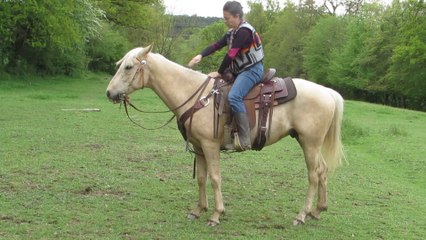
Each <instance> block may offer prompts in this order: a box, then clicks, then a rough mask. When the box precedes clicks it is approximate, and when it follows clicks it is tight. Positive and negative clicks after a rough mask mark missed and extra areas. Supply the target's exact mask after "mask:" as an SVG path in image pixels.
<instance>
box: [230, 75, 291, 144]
mask: <svg viewBox="0 0 426 240" xmlns="http://www.w3.org/2000/svg"><path fill="white" fill-rule="evenodd" d="M275 72H276V70H275V69H268V71H266V73H265V76H264V78H263V81H262V83H260V84H258V85H256V86H255V87H254V88H253V89H252V90H251V91H250V92H249V94H248V95H247V96H246V97H245V98H244V103H245V106H246V110H247V114H248V116H249V123H250V129H254V127H255V126H256V110H258V114H257V119H258V121H257V134H256V139H255V140H254V142H253V143H252V149H254V150H258V151H259V150H261V149H262V148H263V147H264V146H265V143H266V139H267V133H268V131H269V130H270V127H271V126H270V124H271V119H272V116H273V109H274V106H277V105H280V104H283V103H286V102H288V101H291V100H293V99H294V98H295V97H296V95H297V91H296V87H295V86H294V83H293V79H292V78H290V77H287V78H279V77H275ZM268 120H269V121H268ZM267 123H268V126H267ZM233 125H234V124H233ZM268 135H269V134H268Z"/></svg>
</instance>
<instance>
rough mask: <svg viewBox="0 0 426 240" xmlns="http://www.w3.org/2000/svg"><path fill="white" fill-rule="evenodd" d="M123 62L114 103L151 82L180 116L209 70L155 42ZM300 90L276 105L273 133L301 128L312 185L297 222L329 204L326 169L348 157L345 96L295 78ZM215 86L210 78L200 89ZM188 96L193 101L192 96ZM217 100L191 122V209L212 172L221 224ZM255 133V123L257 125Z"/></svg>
mask: <svg viewBox="0 0 426 240" xmlns="http://www.w3.org/2000/svg"><path fill="white" fill-rule="evenodd" d="M117 65H119V68H118V70H117V72H116V74H115V75H114V77H113V78H112V80H111V82H110V83H109V85H108V88H107V91H106V94H107V96H108V98H109V99H110V100H111V101H113V102H114V103H119V102H123V101H128V95H129V94H130V93H132V92H134V91H136V90H138V89H143V88H145V87H147V88H151V89H152V90H153V91H154V92H155V93H156V94H157V95H158V96H159V97H160V98H161V99H162V101H163V102H164V103H165V104H166V105H167V107H168V108H169V109H170V110H171V111H172V112H173V113H174V114H175V115H176V116H177V117H178V118H179V117H180V116H181V115H182V114H183V113H184V112H185V111H186V110H188V109H189V108H190V107H191V106H193V105H194V104H195V102H196V101H198V99H196V98H193V99H192V98H191V97H190V96H191V95H192V96H194V92H196V91H197V89H200V88H199V87H200V86H201V85H202V84H203V83H204V82H205V80H206V78H207V76H206V75H205V74H203V73H200V72H197V71H193V70H191V69H188V68H185V67H183V66H181V65H178V64H176V63H174V62H172V61H170V60H168V59H166V58H165V57H163V56H161V55H160V54H155V53H152V52H151V46H149V47H146V48H135V49H133V50H131V51H130V52H128V53H127V54H126V55H125V56H124V57H123V58H122V59H121V60H120V61H118V62H117ZM294 83H295V86H296V89H297V93H298V95H297V96H296V98H295V99H294V100H292V101H290V102H288V103H286V104H282V105H278V106H276V107H275V108H274V114H273V117H272V119H271V121H272V124H271V125H270V126H271V128H272V129H271V131H270V136H269V138H268V139H267V142H266V145H271V144H273V143H275V142H277V141H278V140H280V139H281V138H283V137H285V136H287V135H289V134H290V133H294V132H296V133H297V137H296V139H297V141H298V142H299V144H300V146H301V147H302V149H303V153H304V156H305V161H306V165H307V169H308V179H309V188H308V192H307V196H306V200H305V203H304V206H303V207H302V209H301V210H300V212H299V213H298V214H297V216H296V217H295V220H294V222H293V223H294V224H295V225H298V224H302V223H304V222H305V220H307V219H311V218H314V219H319V218H320V213H321V212H322V211H324V210H326V209H327V173H328V171H332V170H334V169H335V168H336V167H338V166H339V165H340V164H341V161H342V159H343V158H344V155H343V150H342V144H341V137H340V130H341V123H342V117H343V98H342V97H341V96H340V95H339V94H338V93H337V92H336V91H334V90H332V89H330V88H326V87H323V86H321V85H318V84H316V83H313V82H309V81H306V80H303V79H294ZM211 89H212V82H209V85H207V87H206V88H204V89H203V90H202V91H203V92H202V94H204V95H207V94H208V93H209V91H210V90H211ZM188 99H190V101H188ZM213 105H214V104H206V106H205V107H204V108H202V109H201V110H199V111H198V112H197V113H196V114H194V116H193V119H191V125H192V126H189V122H190V121H189V120H188V121H186V122H185V127H186V129H188V128H190V131H191V132H190V134H188V138H189V141H190V142H191V144H192V145H193V147H194V150H195V152H197V153H201V154H197V155H196V164H197V180H198V187H199V198H198V204H197V206H195V208H194V209H193V210H192V211H191V213H190V214H189V215H188V218H189V219H197V218H198V217H199V216H200V214H201V213H202V212H205V211H207V208H208V202H207V196H206V181H207V177H210V180H211V184H212V187H213V191H214V200H215V208H214V211H213V214H212V216H211V218H210V220H209V222H208V225H210V226H215V225H217V224H219V219H220V216H221V215H222V213H224V211H225V208H224V205H223V200H222V191H221V173H220V164H219V158H220V146H221V144H222V141H223V134H224V133H223V132H224V130H223V129H224V124H225V118H226V116H225V115H222V116H221V117H220V119H219V126H220V127H219V137H214V129H213V127H212V126H213V117H212V116H213V111H214V109H213V108H214V106H213ZM252 133H254V135H253V134H252V139H253V138H254V137H255V133H256V129H255V131H253V132H252ZM317 191H318V200H317V206H316V208H315V209H312V204H313V198H314V196H315V194H316V192H317Z"/></svg>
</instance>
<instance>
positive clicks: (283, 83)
mask: <svg viewBox="0 0 426 240" xmlns="http://www.w3.org/2000/svg"><path fill="white" fill-rule="evenodd" d="M274 81H275V87H274V86H273V84H274ZM272 91H274V95H275V96H274V97H275V101H276V103H275V104H274V105H277V103H278V104H281V103H285V102H288V101H290V100H292V99H293V98H294V97H295V96H296V94H297V91H296V87H295V86H294V83H293V79H292V78H290V77H287V78H284V79H283V78H278V77H275V78H273V79H272V80H271V81H268V82H267V83H261V84H258V85H256V86H255V87H254V88H253V89H252V90H251V91H250V92H249V94H248V95H247V96H246V97H245V98H244V100H248V101H250V100H251V101H253V100H254V102H255V103H259V102H260V97H261V96H263V95H264V94H272ZM256 108H257V107H256Z"/></svg>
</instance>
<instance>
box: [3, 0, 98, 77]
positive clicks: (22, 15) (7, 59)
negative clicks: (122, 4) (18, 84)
mask: <svg viewBox="0 0 426 240" xmlns="http://www.w3.org/2000/svg"><path fill="white" fill-rule="evenodd" d="M0 6H1V11H0V12H1V14H2V16H1V17H2V19H4V21H3V20H2V21H1V27H0V31H1V36H2V41H1V43H0V49H1V52H2V55H1V58H2V59H1V63H2V64H3V67H5V68H6V69H7V70H8V71H11V72H23V71H28V70H33V71H37V72H43V73H49V74H60V73H66V74H69V73H72V72H73V70H74V69H82V68H84V67H85V65H86V63H87V57H86V56H85V51H84V48H85V43H86V41H87V40H88V39H90V38H94V37H96V36H98V29H99V27H100V19H101V17H102V16H103V13H102V11H100V10H99V9H97V8H96V7H95V6H94V5H93V3H92V2H91V1H89V0H77V1H65V2H64V1H60V0H52V1H44V0H30V1H1V2H0Z"/></svg>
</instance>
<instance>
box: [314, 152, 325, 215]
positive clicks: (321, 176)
mask: <svg viewBox="0 0 426 240" xmlns="http://www.w3.org/2000/svg"><path fill="white" fill-rule="evenodd" d="M319 157H320V159H319V166H318V168H317V169H316V172H317V174H318V180H319V181H318V202H317V207H316V209H314V210H313V211H312V212H311V213H310V217H312V218H314V219H317V220H318V219H320V214H321V212H323V211H327V173H328V168H327V163H326V162H325V161H324V157H323V156H322V154H320V155H319Z"/></svg>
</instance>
